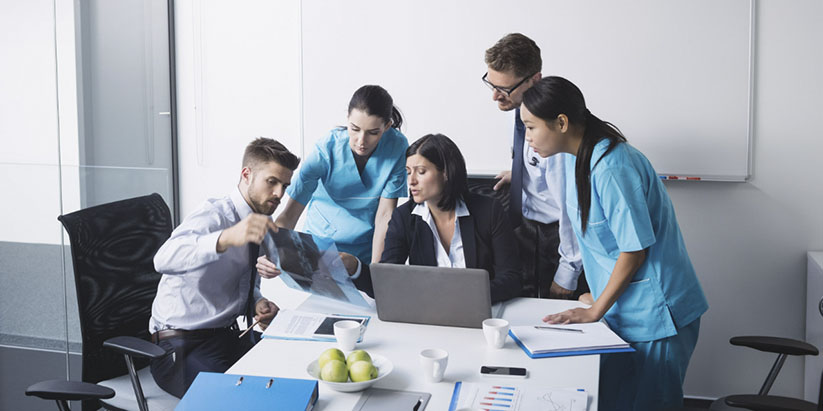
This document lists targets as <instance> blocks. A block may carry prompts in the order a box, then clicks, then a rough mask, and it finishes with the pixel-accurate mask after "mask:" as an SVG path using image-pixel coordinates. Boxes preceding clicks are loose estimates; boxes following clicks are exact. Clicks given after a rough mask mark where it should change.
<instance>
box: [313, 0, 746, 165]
mask: <svg viewBox="0 0 823 411" xmlns="http://www.w3.org/2000/svg"><path fill="white" fill-rule="evenodd" d="M753 16H754V14H753V0H724V1H712V0H689V1H659V0H630V1H619V2H616V1H609V0H591V1H560V0H550V1H546V0H515V1H509V2H500V1H492V0H477V1H468V0H450V1H443V0H413V1H412V0H402V1H385V0H347V1H333V2H329V1H323V0H303V1H302V4H301V50H302V62H301V64H302V67H301V70H302V93H301V94H302V95H301V100H302V120H303V129H302V132H303V142H304V143H303V144H304V149H305V150H311V149H312V147H313V144H314V142H315V141H317V140H319V139H320V138H323V137H324V136H326V135H327V133H328V130H329V129H330V128H332V127H333V126H335V125H343V124H345V123H346V109H347V107H348V101H349V99H350V97H351V95H352V93H353V92H354V91H355V90H356V89H357V88H358V87H360V86H362V85H364V84H379V85H381V86H383V87H385V88H386V89H387V90H388V91H389V93H390V94H391V95H392V97H393V98H394V101H395V104H396V105H397V106H398V107H399V108H400V110H401V111H402V113H403V114H404V120H405V122H404V126H403V129H402V130H403V132H404V133H405V134H406V136H407V137H408V138H409V142H412V141H414V140H416V139H418V138H420V137H421V136H423V135H425V134H427V133H443V134H445V135H447V136H449V137H450V138H452V139H453V140H454V141H455V142H456V143H457V145H458V146H459V147H460V149H461V151H462V152H463V155H464V157H465V158H466V162H467V166H468V169H469V172H470V173H474V174H496V173H497V172H499V171H500V170H507V169H509V168H510V166H511V144H512V130H513V113H514V112H513V111H512V112H501V111H500V110H498V109H497V105H496V104H495V103H494V102H493V101H492V96H491V91H490V90H489V89H488V88H487V87H486V86H485V85H484V84H483V83H482V82H481V80H480V78H481V77H482V75H483V74H484V73H485V72H486V64H485V62H484V53H485V50H486V49H487V48H489V47H490V46H492V45H493V44H494V43H495V42H496V41H497V40H498V39H500V38H501V37H503V36H504V35H506V34H507V33H511V32H521V33H523V34H525V35H527V36H529V37H530V38H532V39H533V40H535V42H537V44H538V46H540V48H541V52H542V57H543V75H544V76H546V75H558V76H562V77H566V78H567V79H569V80H571V81H572V82H574V83H575V84H576V85H577V86H578V87H580V89H581V90H582V91H583V94H584V96H585V98H586V103H587V106H588V107H589V109H590V110H591V111H592V113H594V114H595V115H597V116H598V117H600V118H601V119H604V120H607V121H611V122H612V123H614V124H615V125H617V126H618V127H619V128H620V129H621V130H622V131H623V133H624V134H625V135H626V137H627V139H628V141H629V142H630V143H631V144H632V145H634V146H635V147H637V148H638V149H640V150H641V151H642V152H644V153H645V154H646V156H647V157H648V158H649V159H650V160H651V162H652V164H653V165H654V167H655V169H656V170H657V172H658V173H659V174H661V175H669V176H681V178H682V177H683V176H690V177H700V178H702V179H704V180H720V181H742V180H745V179H746V178H747V177H748V176H749V170H750V154H749V152H750V129H751V127H750V124H751V84H752V52H751V50H752V49H753V44H752V39H753V37H752V33H753V27H752V26H753V24H754V18H753Z"/></svg>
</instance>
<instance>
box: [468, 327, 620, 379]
mask: <svg viewBox="0 0 823 411" xmlns="http://www.w3.org/2000/svg"><path fill="white" fill-rule="evenodd" d="M509 337H512V340H514V342H516V343H517V345H519V346H520V348H522V349H523V352H525V353H526V355H528V356H529V358H532V359H534V358H551V357H571V356H574V355H592V354H611V353H616V352H634V348H632V347H626V348H606V349H600V350H582V351H555V352H547V353H540V354H535V353H533V352H531V351H529V349H528V348H526V346H525V345H524V344H523V342H522V341H520V339H518V338H517V336H516V335H514V333H513V332H512V331H511V330H509ZM455 389H457V387H455Z"/></svg>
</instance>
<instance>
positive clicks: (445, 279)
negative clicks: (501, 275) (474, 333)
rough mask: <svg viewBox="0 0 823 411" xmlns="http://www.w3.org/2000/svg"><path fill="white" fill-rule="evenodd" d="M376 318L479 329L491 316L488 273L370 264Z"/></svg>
mask: <svg viewBox="0 0 823 411" xmlns="http://www.w3.org/2000/svg"><path fill="white" fill-rule="evenodd" d="M369 267H370V268H371V277H372V283H373V285H374V299H375V303H376V304H377V318H379V319H381V320H383V321H397V322H404V323H416V324H430V325H447V326H452V327H469V328H481V327H482V325H483V324H482V323H483V320H485V319H487V318H490V317H491V296H490V295H489V273H488V272H487V271H486V270H482V269H477V268H449V267H428V266H420V265H399V264H377V263H375V264H371V265H370V266H369Z"/></svg>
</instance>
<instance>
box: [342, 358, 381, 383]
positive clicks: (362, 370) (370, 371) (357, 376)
mask: <svg viewBox="0 0 823 411" xmlns="http://www.w3.org/2000/svg"><path fill="white" fill-rule="evenodd" d="M349 376H351V380H352V381H354V382H360V381H369V380H373V379H375V378H377V368H375V367H374V365H372V363H371V361H357V362H355V363H354V364H352V365H351V367H350V368H349Z"/></svg>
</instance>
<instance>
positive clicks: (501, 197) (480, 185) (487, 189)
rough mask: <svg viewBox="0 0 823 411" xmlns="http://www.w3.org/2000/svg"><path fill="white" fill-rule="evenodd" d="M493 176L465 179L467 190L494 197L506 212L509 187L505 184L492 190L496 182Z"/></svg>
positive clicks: (507, 209)
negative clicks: (498, 188) (496, 189)
mask: <svg viewBox="0 0 823 411" xmlns="http://www.w3.org/2000/svg"><path fill="white" fill-rule="evenodd" d="M497 181H498V180H496V179H494V178H493V177H469V178H468V181H467V185H468V189H469V192H471V193H475V194H480V195H484V196H487V197H491V198H494V199H496V200H497V201H499V202H500V204H502V205H503V209H504V210H506V212H508V211H509V187H508V186H505V187H503V188H502V189H500V190H498V191H494V185H495V184H497Z"/></svg>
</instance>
